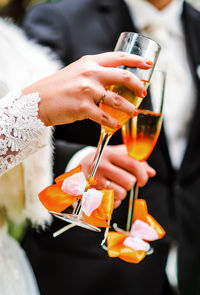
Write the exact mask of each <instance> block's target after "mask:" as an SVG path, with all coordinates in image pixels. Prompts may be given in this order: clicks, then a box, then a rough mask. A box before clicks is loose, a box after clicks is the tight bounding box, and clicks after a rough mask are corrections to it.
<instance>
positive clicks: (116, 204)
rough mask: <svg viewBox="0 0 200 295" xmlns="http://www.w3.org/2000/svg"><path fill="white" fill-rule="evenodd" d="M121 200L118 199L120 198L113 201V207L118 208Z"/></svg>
mask: <svg viewBox="0 0 200 295" xmlns="http://www.w3.org/2000/svg"><path fill="white" fill-rule="evenodd" d="M121 202H122V201H120V200H116V201H114V209H116V208H118V207H119V206H120V205H121Z"/></svg>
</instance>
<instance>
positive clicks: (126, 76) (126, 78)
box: [122, 70, 131, 82]
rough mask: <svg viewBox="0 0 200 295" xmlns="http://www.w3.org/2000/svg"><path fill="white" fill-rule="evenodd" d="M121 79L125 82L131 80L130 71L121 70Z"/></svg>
mask: <svg viewBox="0 0 200 295" xmlns="http://www.w3.org/2000/svg"><path fill="white" fill-rule="evenodd" d="M122 79H123V80H124V81H125V82H130V80H131V73H130V72H128V71H125V70H123V72H122Z"/></svg>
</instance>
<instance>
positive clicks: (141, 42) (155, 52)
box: [51, 32, 161, 231]
mask: <svg viewBox="0 0 200 295" xmlns="http://www.w3.org/2000/svg"><path fill="white" fill-rule="evenodd" d="M160 49H161V48H160V45H159V44H158V43H156V42H155V41H153V40H152V39H150V38H147V37H145V36H142V35H140V34H137V33H132V32H123V33H121V34H120V37H119V39H118V41H117V44H116V47H115V51H123V52H128V53H131V54H135V55H139V56H141V57H143V58H145V59H148V60H151V61H152V62H153V64H154V65H153V67H152V68H151V69H149V70H142V69H139V68H136V67H132V68H130V67H127V66H121V67H120V68H122V69H124V70H127V71H130V72H131V73H133V74H134V75H136V76H137V77H138V78H139V79H140V80H141V81H143V83H144V86H145V88H146V89H147V87H148V84H149V81H150V79H151V76H152V73H153V70H154V67H155V65H156V62H157V59H158V56H159V52H160ZM107 89H108V90H111V91H114V92H116V93H118V94H119V95H121V96H123V97H124V98H125V99H127V100H128V101H130V102H131V103H133V104H134V105H135V106H136V108H138V107H139V105H140V103H141V101H142V98H140V97H137V96H136V95H135V94H134V92H133V91H131V90H130V89H129V88H127V87H125V86H123V85H110V86H108V87H107ZM99 107H100V108H102V109H103V110H104V111H105V112H106V113H108V114H109V115H110V116H112V117H113V118H115V119H116V120H117V121H118V123H119V129H120V128H121V127H122V126H123V125H124V124H125V123H126V122H127V121H128V120H129V118H130V117H129V116H128V115H127V114H126V113H124V112H122V111H120V110H116V109H113V108H111V107H109V106H107V105H104V104H103V103H100V104H99ZM115 132H116V130H114V129H111V128H108V127H107V126H101V135H100V139H99V143H98V146H97V151H96V154H95V157H94V160H93V162H92V165H91V167H90V170H89V174H88V177H87V179H88V180H89V179H91V177H94V176H95V173H96V171H97V168H98V165H99V161H100V158H101V156H102V153H103V150H104V148H105V147H106V145H107V144H108V142H109V140H110V138H111V136H112V135H113V134H114V133H115ZM51 213H53V214H54V216H56V217H58V218H61V219H63V220H65V221H67V222H69V223H72V224H74V225H77V226H81V227H84V228H87V229H90V230H93V231H100V229H99V228H97V227H95V226H92V225H90V224H88V223H86V222H84V220H82V219H81V218H82V211H81V199H79V200H78V201H77V205H76V207H75V209H74V210H73V213H72V214H67V213H56V212H51ZM71 227H72V226H69V227H68V228H71ZM68 228H67V227H66V230H67V229H68Z"/></svg>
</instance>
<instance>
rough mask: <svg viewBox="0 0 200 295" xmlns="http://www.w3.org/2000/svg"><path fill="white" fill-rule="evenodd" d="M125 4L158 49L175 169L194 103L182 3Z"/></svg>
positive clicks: (82, 153) (134, 0)
mask: <svg viewBox="0 0 200 295" xmlns="http://www.w3.org/2000/svg"><path fill="white" fill-rule="evenodd" d="M125 2H126V4H127V6H128V8H129V11H130V15H131V17H132V18H133V21H134V24H135V25H136V27H137V28H138V30H139V32H141V33H142V34H143V35H146V36H147V37H150V38H152V39H154V40H155V41H157V42H158V43H159V44H160V45H161V47H162V50H161V53H160V56H159V59H158V63H157V69H159V70H164V71H166V72H167V82H166V91H165V103H164V111H163V114H164V126H165V131H166V137H167V141H168V147H169V153H170V157H171V161H172V165H173V166H174V168H176V169H178V168H179V167H180V165H181V162H182V159H183V155H184V151H185V148H186V142H187V137H188V131H189V126H190V122H191V118H192V114H193V111H194V107H195V102H196V92H195V86H194V83H193V79H192V76H191V73H190V70H189V65H188V58H187V53H186V46H185V39H184V33H183V28H182V23H181V13H182V7H183V1H182V0H173V1H172V2H171V3H170V4H169V5H168V6H167V7H166V8H164V9H163V10H160V11H159V10H157V9H156V8H155V7H154V6H153V5H152V4H150V3H149V2H147V1H145V0H125ZM153 92H154V91H152V93H153ZM93 150H94V148H89V149H88V148H86V149H83V150H82V151H80V152H78V153H77V154H75V155H74V156H73V157H72V159H71V161H70V162H69V164H68V167H67V169H72V168H74V167H75V166H76V165H77V164H78V163H80V161H81V160H82V159H83V158H84V157H85V156H86V155H87V154H88V153H90V152H91V151H93Z"/></svg>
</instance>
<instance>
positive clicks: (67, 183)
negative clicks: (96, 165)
mask: <svg viewBox="0 0 200 295" xmlns="http://www.w3.org/2000/svg"><path fill="white" fill-rule="evenodd" d="M95 184H96V180H95V179H94V178H91V179H89V181H87V180H86V178H85V175H84V173H83V172H81V166H78V167H76V168H75V169H73V170H70V171H69V172H66V173H64V174H62V175H60V176H58V177H57V178H56V179H55V184H53V185H50V186H48V187H46V188H45V189H44V190H43V191H42V192H40V193H39V199H40V201H41V203H42V204H43V205H44V207H45V208H46V209H47V210H49V211H54V212H57V213H60V212H62V211H63V210H65V209H66V208H68V207H69V206H71V205H72V204H73V203H74V202H76V201H77V200H78V199H82V207H81V210H82V212H83V218H84V219H83V220H84V221H85V222H87V223H89V224H91V225H94V226H97V227H109V223H108V222H109V221H110V220H111V217H112V212H113V208H114V192H113V190H102V191H99V190H97V189H95V188H94V187H93V186H94V185H95Z"/></svg>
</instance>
